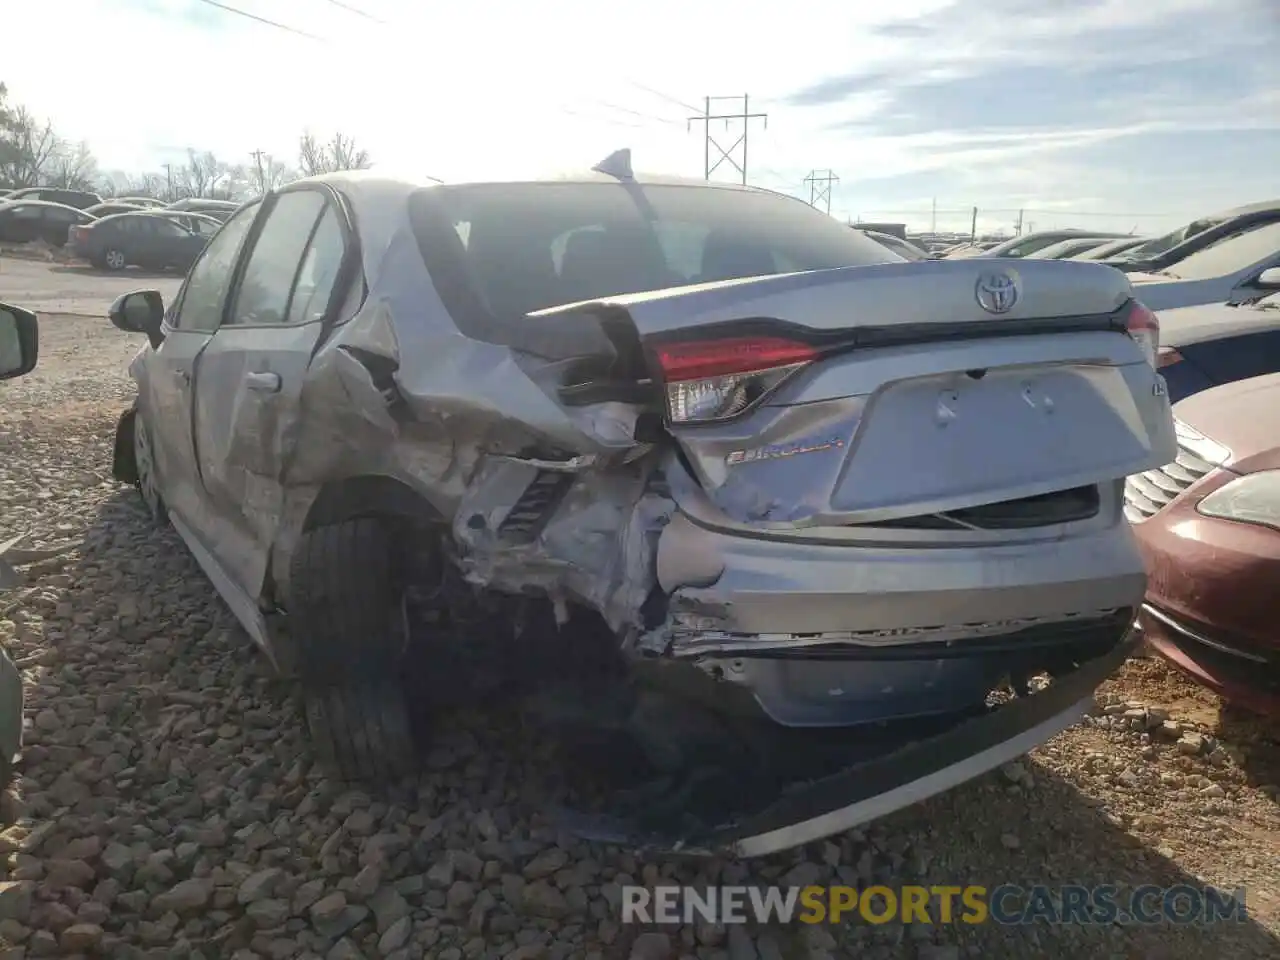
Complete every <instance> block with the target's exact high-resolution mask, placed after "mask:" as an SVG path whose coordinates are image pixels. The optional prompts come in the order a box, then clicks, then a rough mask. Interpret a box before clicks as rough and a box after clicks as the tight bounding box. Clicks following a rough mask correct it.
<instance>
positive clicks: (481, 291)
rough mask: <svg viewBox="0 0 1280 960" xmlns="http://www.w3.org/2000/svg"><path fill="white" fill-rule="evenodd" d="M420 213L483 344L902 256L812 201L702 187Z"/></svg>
mask: <svg viewBox="0 0 1280 960" xmlns="http://www.w3.org/2000/svg"><path fill="white" fill-rule="evenodd" d="M409 212H410V218H411V220H412V222H413V226H414V231H415V233H416V235H417V240H418V246H419V249H420V250H421V251H422V256H423V259H424V260H425V261H426V264H427V268H428V270H430V271H431V275H432V279H433V280H434V282H435V284H436V287H437V289H438V290H439V291H440V295H441V297H442V298H443V299H444V301H445V305H446V307H448V309H449V312H450V313H451V314H452V315H453V317H454V320H455V321H456V322H457V323H458V325H459V326H460V327H461V328H462V329H463V331H464V332H466V333H468V334H469V335H471V336H476V337H481V338H483V337H484V333H485V332H490V333H492V332H494V331H495V328H496V327H500V326H501V325H504V324H507V323H511V322H513V321H516V320H518V319H519V318H521V317H523V316H524V315H526V314H528V313H531V312H533V311H535V310H541V309H544V308H546V307H553V306H559V305H561V304H566V303H575V302H577V301H580V300H591V299H595V298H598V297H604V296H609V295H612V294H625V293H639V292H642V291H647V290H661V289H664V288H666V287H673V286H682V285H685V284H690V283H705V282H710V281H714V280H729V279H736V278H739V277H753V276H764V275H769V274H777V273H793V272H798V271H804V270H822V269H827V268H832V267H848V266H865V265H869V264H875V263H898V262H901V261H902V260H903V258H902V257H900V256H898V255H897V254H896V253H894V252H892V251H891V250H888V249H886V248H885V247H882V246H881V245H880V244H878V243H876V242H875V241H874V240H871V239H870V238H869V237H866V236H864V235H862V234H861V233H859V232H858V231H857V230H850V229H849V227H848V226H846V225H845V224H842V223H840V222H839V221H837V220H834V219H832V218H831V217H829V216H827V215H826V214H824V213H820V212H818V211H817V210H815V209H813V208H811V207H809V206H808V205H806V204H805V203H803V202H801V201H798V200H794V199H791V198H789V197H783V196H779V195H776V194H770V193H757V192H750V191H743V190H727V189H723V188H716V187H703V186H696V185H676V184H671V185H665V184H664V185H646V186H636V185H624V184H615V183H559V182H547V183H521V184H474V185H465V186H451V187H432V188H427V189H424V190H420V191H418V192H417V193H415V194H414V195H413V196H412V197H410V199H409Z"/></svg>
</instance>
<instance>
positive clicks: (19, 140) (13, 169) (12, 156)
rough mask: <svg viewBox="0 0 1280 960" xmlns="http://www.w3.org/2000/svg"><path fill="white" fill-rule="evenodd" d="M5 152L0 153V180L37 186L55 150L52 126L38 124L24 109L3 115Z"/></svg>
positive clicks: (45, 123) (17, 109) (23, 185)
mask: <svg viewBox="0 0 1280 960" xmlns="http://www.w3.org/2000/svg"><path fill="white" fill-rule="evenodd" d="M3 135H4V140H5V149H4V151H3V153H2V154H0V160H3V165H2V166H0V179H3V180H5V181H6V182H7V183H9V184H10V185H12V186H14V187H34V186H40V185H42V184H41V178H42V177H44V176H45V175H46V173H47V169H48V167H49V162H50V160H51V159H52V157H53V155H54V153H55V152H56V151H57V148H58V137H57V135H56V134H55V133H54V132H53V124H51V123H49V122H48V121H44V122H41V121H40V120H39V119H37V117H36V116H35V114H33V113H32V112H31V111H30V110H28V109H27V108H26V107H17V108H15V109H13V110H11V111H6V112H5V117H4V130H3Z"/></svg>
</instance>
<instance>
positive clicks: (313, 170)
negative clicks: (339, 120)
mask: <svg viewBox="0 0 1280 960" xmlns="http://www.w3.org/2000/svg"><path fill="white" fill-rule="evenodd" d="M369 165H370V160H369V152H368V151H367V150H361V149H358V148H357V147H356V141H355V138H354V137H348V136H346V135H345V134H343V133H340V132H339V133H335V134H334V135H333V137H332V139H330V140H329V141H328V142H327V143H323V144H322V143H320V141H318V140H317V139H316V138H315V135H314V134H312V133H311V131H310V130H308V131H307V132H305V133H304V134H303V135H302V137H301V139H300V140H299V141H298V169H299V170H301V171H302V175H303V176H304V177H311V176H315V175H316V174H317V173H333V172H334V171H337V170H365V169H367V168H368V167H369Z"/></svg>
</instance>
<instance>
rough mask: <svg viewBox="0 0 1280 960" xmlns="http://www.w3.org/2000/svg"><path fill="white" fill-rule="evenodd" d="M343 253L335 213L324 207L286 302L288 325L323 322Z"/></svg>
mask: <svg viewBox="0 0 1280 960" xmlns="http://www.w3.org/2000/svg"><path fill="white" fill-rule="evenodd" d="M345 252H346V241H345V240H344V239H343V236H342V225H341V224H340V223H339V222H338V212H337V210H335V209H334V207H333V205H332V204H330V205H329V206H327V207H325V211H324V216H323V217H321V218H320V224H319V226H317V227H316V232H315V236H313V237H312V238H311V243H310V245H309V246H308V247H307V252H306V255H305V256H304V257H303V259H302V269H301V270H300V271H298V283H297V286H295V287H294V290H293V299H292V300H291V301H290V303H289V323H310V322H312V321H314V320H323V319H324V315H325V312H326V311H327V310H328V307H329V299H330V298H331V297H332V296H333V286H334V284H335V283H337V281H338V271H339V270H340V269H341V267H342V255H343V253H345Z"/></svg>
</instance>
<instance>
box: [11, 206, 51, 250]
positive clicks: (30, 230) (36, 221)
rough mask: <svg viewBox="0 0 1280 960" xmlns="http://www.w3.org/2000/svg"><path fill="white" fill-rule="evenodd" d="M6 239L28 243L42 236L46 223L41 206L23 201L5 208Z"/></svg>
mask: <svg viewBox="0 0 1280 960" xmlns="http://www.w3.org/2000/svg"><path fill="white" fill-rule="evenodd" d="M5 220H6V223H5V231H4V235H5V239H7V240H11V241H13V242H14V243H28V242H30V241H32V240H35V239H36V238H37V237H39V236H40V231H41V229H42V225H43V223H44V217H43V215H42V213H41V208H40V207H39V206H37V205H36V204H34V203H22V204H19V205H18V206H16V207H10V208H8V209H7V210H5Z"/></svg>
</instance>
